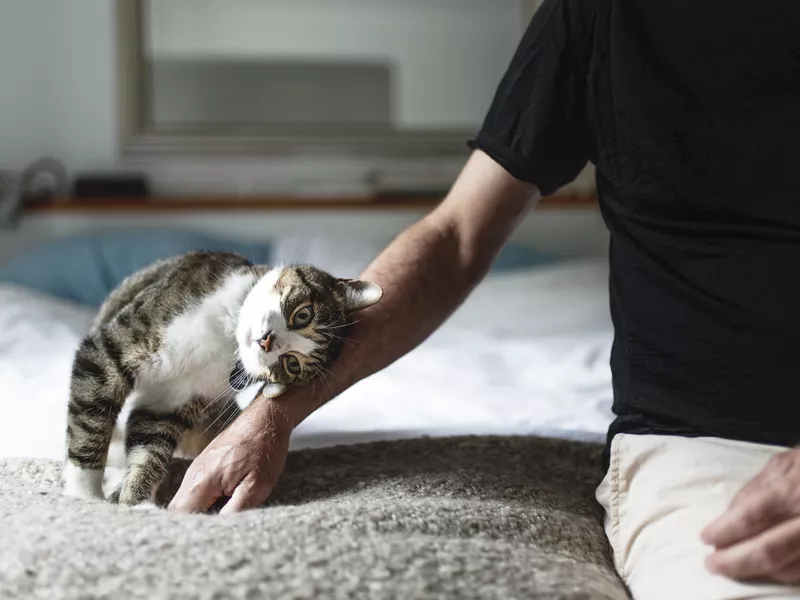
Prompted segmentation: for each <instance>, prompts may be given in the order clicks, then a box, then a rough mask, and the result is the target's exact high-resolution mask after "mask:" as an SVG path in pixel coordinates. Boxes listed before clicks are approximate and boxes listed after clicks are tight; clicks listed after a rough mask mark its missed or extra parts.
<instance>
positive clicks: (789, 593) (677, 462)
mask: <svg viewBox="0 0 800 600" xmlns="http://www.w3.org/2000/svg"><path fill="white" fill-rule="evenodd" d="M783 450H784V449H783V448H776V447H774V446H764V445H760V444H750V443H745V442H732V441H728V440H721V439H717V438H682V437H672V436H657V435H617V436H616V437H615V438H614V441H613V443H612V444H611V462H610V466H609V470H608V474H607V475H606V477H605V479H604V480H603V482H602V483H601V484H600V487H598V488H597V500H598V502H600V504H601V505H602V506H603V508H604V509H605V511H606V516H605V527H606V534H607V535H608V539H609V540H610V542H611V547H612V549H613V551H614V562H615V565H616V568H617V570H618V571H619V573H620V575H621V576H622V578H623V580H624V581H625V583H626V584H627V585H628V588H629V589H630V591H631V594H632V595H633V598H634V600H660V599H662V598H663V599H665V600H666V599H668V600H695V599H697V600H733V599H737V600H741V599H746V598H773V599H774V598H800V587H786V586H779V585H771V584H753V583H739V582H736V581H732V580H730V579H727V578H724V577H720V576H717V575H712V574H711V573H709V572H708V571H707V570H706V568H705V566H704V564H703V560H704V558H705V557H706V555H708V554H709V553H710V552H711V549H710V548H709V547H708V546H706V545H704V544H703V543H702V542H701V541H700V532H701V531H702V529H703V528H704V527H705V526H706V525H707V524H708V523H710V522H711V521H712V520H714V518H715V517H717V516H718V515H719V514H721V513H722V512H723V511H724V510H725V509H726V508H727V506H728V505H729V503H730V502H731V500H732V499H733V496H734V495H735V494H736V492H737V491H739V489H741V487H742V486H744V485H745V484H746V483H747V482H748V481H749V480H750V479H752V478H753V477H755V475H756V474H757V473H758V472H759V471H760V470H761V469H762V468H763V467H764V466H765V465H766V463H767V461H768V460H769V459H770V458H771V457H772V456H773V455H775V454H777V453H779V452H781V451H783Z"/></svg>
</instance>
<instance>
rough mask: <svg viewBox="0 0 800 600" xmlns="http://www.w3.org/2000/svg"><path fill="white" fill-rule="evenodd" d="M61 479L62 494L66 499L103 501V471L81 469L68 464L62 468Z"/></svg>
mask: <svg viewBox="0 0 800 600" xmlns="http://www.w3.org/2000/svg"><path fill="white" fill-rule="evenodd" d="M63 478H64V489H63V490H62V494H63V495H64V496H66V497H67V498H79V499H81V500H103V498H104V496H103V486H102V482H103V471H101V470H89V469H81V468H80V467H77V466H75V465H73V464H72V463H69V462H68V463H67V464H66V466H65V467H64V474H63Z"/></svg>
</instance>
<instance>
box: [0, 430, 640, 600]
mask: <svg viewBox="0 0 800 600" xmlns="http://www.w3.org/2000/svg"><path fill="white" fill-rule="evenodd" d="M599 452H600V450H599V448H598V447H597V446H595V445H588V444H581V443H577V442H566V441H558V440H548V439H538V438H482V437H481V438H451V439H415V440H405V441H398V442H379V443H371V444H363V445H356V446H341V447H336V448H327V449H319V450H305V451H299V452H294V453H292V454H291V455H290V456H289V461H288V466H287V470H286V473H285V475H284V477H283V479H282V480H281V483H280V485H279V486H278V488H277V489H276V490H275V492H274V495H273V497H272V499H271V500H270V502H269V503H268V504H267V506H266V507H264V508H263V509H261V510H256V511H250V512H247V513H242V514H239V515H231V516H224V517H223V516H219V515H178V514H173V513H170V512H168V511H156V512H142V511H134V510H130V509H126V508H120V507H116V506H113V505H110V504H106V503H98V502H91V503H89V502H81V501H78V500H73V499H66V498H63V497H62V496H61V495H60V490H59V486H60V483H59V481H60V465H58V464H56V463H53V462H47V461H33V460H15V459H12V460H5V461H0V539H1V540H2V542H1V543H0V598H3V599H17V598H26V599H28V598H42V599H45V598H46V599H48V600H51V599H62V598H64V599H66V598H70V599H71V598H75V599H77V598H81V599H85V598H147V599H153V598H209V599H211V598H370V599H373V598H376V599H380V598H403V599H410V598H563V599H566V598H592V599H601V600H602V599H625V598H627V597H628V596H627V593H626V591H625V588H624V586H623V585H622V584H621V582H620V581H619V580H618V578H617V576H616V575H615V573H614V570H613V568H612V566H611V563H610V558H609V552H608V549H607V544H606V540H605V537H604V535H603V531H602V527H601V514H600V511H599V509H598V507H597V506H596V504H595V502H594V496H593V493H594V488H595V486H596V485H597V483H598V481H599V479H600V477H601V473H600V468H599V467H600V459H599V456H600V455H599ZM185 468H186V464H185V463H178V464H176V468H175V472H174V473H173V476H172V478H171V481H169V482H168V483H167V484H166V485H165V487H164V488H163V490H162V493H163V498H164V499H166V498H168V497H169V496H170V494H171V493H173V492H174V489H175V486H176V485H177V483H178V482H179V481H180V476H181V473H182V471H183V470H185Z"/></svg>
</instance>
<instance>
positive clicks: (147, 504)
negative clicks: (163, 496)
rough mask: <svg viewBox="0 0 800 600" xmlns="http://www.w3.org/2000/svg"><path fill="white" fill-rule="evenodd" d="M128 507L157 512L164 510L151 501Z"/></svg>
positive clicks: (140, 510)
mask: <svg viewBox="0 0 800 600" xmlns="http://www.w3.org/2000/svg"><path fill="white" fill-rule="evenodd" d="M128 508H130V509H131V510H135V511H137V512H158V511H161V510H164V509H162V508H161V507H160V506H157V505H156V504H153V503H152V502H142V503H141V504H136V505H134V506H129V507H128Z"/></svg>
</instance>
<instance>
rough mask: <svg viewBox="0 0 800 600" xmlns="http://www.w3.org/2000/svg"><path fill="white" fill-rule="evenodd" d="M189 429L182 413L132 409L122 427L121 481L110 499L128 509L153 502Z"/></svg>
mask: <svg viewBox="0 0 800 600" xmlns="http://www.w3.org/2000/svg"><path fill="white" fill-rule="evenodd" d="M191 427H192V420H191V419H190V418H189V415H187V414H186V411H184V412H159V411H156V410H153V409H152V408H134V409H133V410H132V411H131V414H130V416H129V417H128V422H127V425H126V428H125V454H126V462H127V464H126V467H125V478H124V480H123V482H122V485H121V487H120V488H119V490H118V491H115V492H114V493H113V494H112V497H111V498H110V499H111V500H112V501H118V502H119V503H120V504H125V505H128V506H136V505H140V504H144V503H152V502H154V501H155V495H156V492H157V491H158V488H159V486H160V485H161V483H162V482H163V481H164V478H165V476H166V474H167V469H168V468H169V464H170V461H171V460H172V454H173V453H174V452H175V448H176V447H177V445H178V441H179V440H180V439H181V437H182V436H183V434H184V432H185V431H187V430H188V429H190V428H191Z"/></svg>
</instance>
